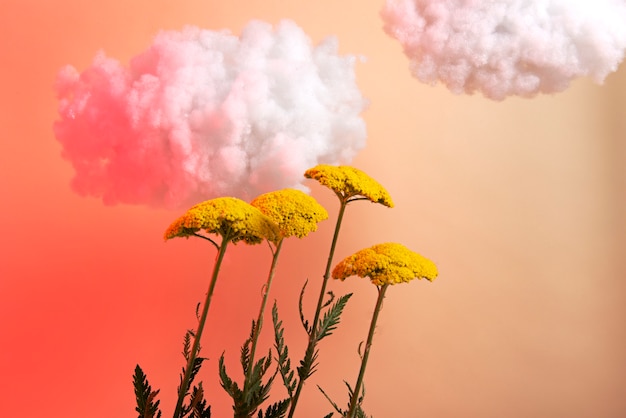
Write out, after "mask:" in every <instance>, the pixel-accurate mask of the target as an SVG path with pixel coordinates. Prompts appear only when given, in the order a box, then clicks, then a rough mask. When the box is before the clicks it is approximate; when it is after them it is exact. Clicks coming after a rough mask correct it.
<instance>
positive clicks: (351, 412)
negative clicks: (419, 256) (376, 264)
mask: <svg viewBox="0 0 626 418" xmlns="http://www.w3.org/2000/svg"><path fill="white" fill-rule="evenodd" d="M388 287H389V284H385V285H383V286H381V287H379V288H378V299H377V300H376V306H375V307H374V313H373V315H372V322H371V323H370V330H369V332H368V334H367V341H366V343H365V350H364V351H363V358H362V359H361V369H360V370H359V377H358V378H357V379H356V384H355V385H354V391H353V392H352V398H351V399H350V408H349V409H348V413H347V418H354V417H355V416H356V410H357V405H358V400H359V392H360V391H361V386H362V385H363V376H365V368H366V367H367V359H368V358H369V356H370V348H372V341H373V340H374V330H375V329H376V322H377V321H378V315H379V314H380V311H381V310H382V307H383V299H384V298H385V292H386V291H387V288H388Z"/></svg>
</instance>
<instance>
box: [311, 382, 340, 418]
mask: <svg viewBox="0 0 626 418" xmlns="http://www.w3.org/2000/svg"><path fill="white" fill-rule="evenodd" d="M317 388H318V389H319V390H320V392H322V395H324V397H325V398H326V399H327V400H328V402H330V404H331V405H332V406H333V408H335V411H337V412H339V415H341V416H343V415H344V412H343V411H342V410H341V408H339V406H337V404H336V403H335V402H334V401H333V400H332V399H330V396H328V395H327V394H326V392H324V389H322V388H321V387H320V386H319V385H318V386H317ZM327 416H333V413H332V412H331V413H330V415H327Z"/></svg>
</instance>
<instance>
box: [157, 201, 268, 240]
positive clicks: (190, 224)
mask: <svg viewBox="0 0 626 418" xmlns="http://www.w3.org/2000/svg"><path fill="white" fill-rule="evenodd" d="M200 230H204V231H206V232H208V233H210V234H218V235H221V236H222V238H223V239H225V240H228V241H232V242H238V241H244V242H246V243H248V244H258V243H260V242H262V241H263V240H264V239H268V240H270V241H277V240H278V239H279V236H280V231H279V229H278V226H277V225H276V224H275V223H274V222H272V220H271V219H270V218H268V217H267V216H265V215H263V214H262V213H261V211H259V210H258V209H257V208H255V207H254V206H252V205H250V204H249V203H246V202H244V201H243V200H241V199H237V198H235V197H220V198H216V199H211V200H207V201H205V202H202V203H199V204H197V205H195V206H193V207H192V208H191V209H189V210H188V211H187V212H186V213H185V214H184V215H183V216H181V217H180V218H178V219H177V220H176V221H174V222H173V223H172V224H171V225H170V226H169V228H167V231H165V239H166V240H168V239H171V238H175V237H189V236H191V235H194V234H195V233H196V232H198V231H200Z"/></svg>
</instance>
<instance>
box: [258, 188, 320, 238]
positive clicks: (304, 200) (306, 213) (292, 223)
mask: <svg viewBox="0 0 626 418" xmlns="http://www.w3.org/2000/svg"><path fill="white" fill-rule="evenodd" d="M251 205H252V206H254V207H256V208H258V209H259V210H260V211H261V212H262V213H263V214H264V215H266V216H267V217H269V218H270V219H271V220H272V221H274V222H275V223H276V224H277V225H278V227H279V229H280V232H281V234H282V236H283V237H285V238H287V237H291V236H296V237H298V238H303V237H305V236H307V235H308V234H309V233H310V232H314V231H316V230H317V223H318V222H320V221H323V220H325V219H328V212H327V211H326V209H324V207H323V206H322V205H320V204H319V203H317V201H316V200H315V199H314V198H312V197H311V196H309V195H307V194H306V193H304V192H301V191H300V190H295V189H283V190H278V191H274V192H269V193H265V194H262V195H261V196H259V197H257V198H256V199H254V200H253V201H252V203H251Z"/></svg>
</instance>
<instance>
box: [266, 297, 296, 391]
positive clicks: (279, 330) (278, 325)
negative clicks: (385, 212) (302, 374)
mask: <svg viewBox="0 0 626 418" xmlns="http://www.w3.org/2000/svg"><path fill="white" fill-rule="evenodd" d="M272 322H273V323H274V348H276V354H277V358H276V361H277V363H278V371H279V373H280V376H281V377H282V379H283V384H284V386H285V388H286V389H287V393H288V394H289V399H293V395H294V392H295V390H296V386H297V384H298V383H297V381H296V379H294V376H295V373H294V371H293V370H292V369H291V360H290V359H289V349H288V348H287V345H286V344H285V338H284V335H283V334H284V331H285V330H284V329H283V321H280V320H279V319H278V307H277V306H276V301H274V306H273V307H272Z"/></svg>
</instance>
